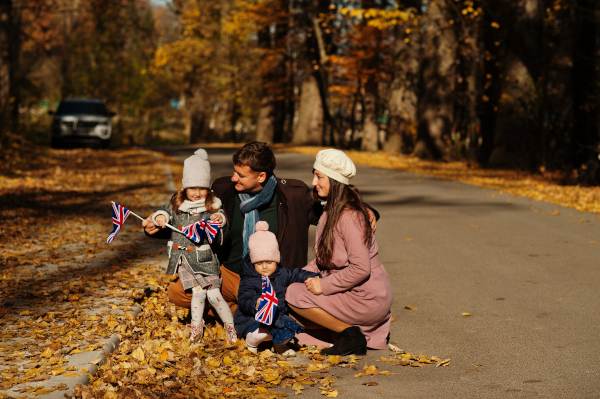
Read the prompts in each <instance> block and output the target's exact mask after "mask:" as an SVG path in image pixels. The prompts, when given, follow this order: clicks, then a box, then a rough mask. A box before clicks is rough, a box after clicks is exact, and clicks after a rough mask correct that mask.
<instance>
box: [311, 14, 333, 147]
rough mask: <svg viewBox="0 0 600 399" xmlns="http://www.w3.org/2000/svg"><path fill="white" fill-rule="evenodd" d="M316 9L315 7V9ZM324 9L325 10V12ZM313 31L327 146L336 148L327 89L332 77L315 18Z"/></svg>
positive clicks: (331, 102) (330, 102) (312, 18)
mask: <svg viewBox="0 0 600 399" xmlns="http://www.w3.org/2000/svg"><path fill="white" fill-rule="evenodd" d="M315 8H316V7H315ZM327 8H328V7H327ZM327 8H325V10H327ZM316 10H317V11H318V12H319V13H321V11H323V12H327V11H325V10H321V9H319V8H316ZM311 22H312V27H313V31H314V33H315V39H316V41H317V47H318V50H319V69H318V73H319V78H320V79H319V83H320V85H319V88H320V93H321V104H323V114H324V116H325V119H326V120H327V122H328V123H329V126H330V128H331V129H330V131H331V135H330V137H329V145H332V146H336V143H335V136H336V134H335V132H337V130H338V126H337V121H336V119H335V117H334V116H333V100H332V99H331V93H330V92H329V88H330V87H331V86H333V75H332V73H331V71H330V70H329V61H328V57H327V49H326V48H325V38H324V37H323V30H322V29H321V26H320V23H319V20H318V19H317V17H316V16H314V15H313V16H312V17H311Z"/></svg>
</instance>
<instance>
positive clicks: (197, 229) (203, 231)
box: [181, 218, 221, 244]
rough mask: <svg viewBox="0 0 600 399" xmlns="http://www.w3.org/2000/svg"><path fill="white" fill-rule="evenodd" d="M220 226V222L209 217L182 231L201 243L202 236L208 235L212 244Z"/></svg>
mask: <svg viewBox="0 0 600 399" xmlns="http://www.w3.org/2000/svg"><path fill="white" fill-rule="evenodd" d="M220 227H221V225H220V224H219V222H214V221H212V220H210V219H208V218H207V219H203V220H200V221H198V222H196V223H193V224H190V225H189V226H186V227H184V228H183V229H182V230H181V233H182V234H183V235H184V236H186V237H187V238H189V239H190V240H192V241H194V242H195V243H196V244H199V243H200V241H202V237H203V236H206V238H207V239H208V242H210V243H211V244H212V242H213V240H214V239H215V236H216V235H217V233H218V232H219V228H220Z"/></svg>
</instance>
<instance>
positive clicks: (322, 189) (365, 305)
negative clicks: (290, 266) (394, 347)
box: [286, 149, 393, 356]
mask: <svg viewBox="0 0 600 399" xmlns="http://www.w3.org/2000/svg"><path fill="white" fill-rule="evenodd" d="M313 169H314V171H313V174H314V177H313V181H312V185H313V186H314V187H315V190H316V194H317V195H318V196H319V197H320V198H321V199H322V200H326V201H327V202H326V203H325V209H324V213H323V215H322V216H321V219H320V220H319V224H318V226H317V237H316V242H315V254H316V257H315V259H314V260H313V261H312V262H310V263H309V264H308V265H307V266H306V267H304V269H305V270H309V271H312V272H315V273H321V274H322V275H323V278H322V279H320V278H317V277H315V278H310V279H308V280H306V281H305V283H304V284H302V283H295V284H292V285H290V286H289V288H288V291H287V295H286V300H287V302H288V304H289V306H290V308H291V309H292V310H293V311H294V312H295V313H296V314H297V315H298V316H300V318H304V319H308V320H309V321H311V322H313V323H316V324H318V325H320V326H322V327H325V328H327V329H329V330H332V331H335V332H337V333H341V335H340V338H339V340H338V341H337V342H336V343H335V345H333V346H332V347H330V348H327V349H323V350H322V351H321V353H323V354H327V355H348V354H350V353H354V354H356V355H359V356H362V355H365V354H366V351H367V346H369V347H370V348H373V349H384V348H385V346H386V344H387V339H388V336H389V331H390V323H391V319H392V314H391V313H390V308H391V306H392V299H393V294H392V286H391V284H390V280H389V277H388V274H387V271H386V270H385V268H384V267H383V265H382V264H381V261H380V260H379V257H378V255H377V254H378V250H379V247H378V246H377V241H375V236H374V234H373V232H372V230H371V227H370V225H369V217H368V213H367V208H366V207H365V204H364V202H363V201H362V198H361V196H360V194H359V193H358V190H357V189H356V187H354V186H353V185H350V181H349V180H350V178H352V177H353V176H354V175H355V174H356V167H355V166H354V163H353V162H352V160H351V159H350V158H349V157H348V156H347V155H346V154H344V153H343V152H342V151H339V150H335V149H328V150H323V151H319V153H318V154H317V158H316V160H315V164H314V166H313Z"/></svg>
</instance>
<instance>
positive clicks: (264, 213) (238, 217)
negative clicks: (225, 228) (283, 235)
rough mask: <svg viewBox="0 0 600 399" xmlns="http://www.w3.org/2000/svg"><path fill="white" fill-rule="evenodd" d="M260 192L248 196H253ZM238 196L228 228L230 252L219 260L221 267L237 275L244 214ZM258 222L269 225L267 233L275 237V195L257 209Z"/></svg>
mask: <svg viewBox="0 0 600 399" xmlns="http://www.w3.org/2000/svg"><path fill="white" fill-rule="evenodd" d="M258 193H260V191H257V192H254V193H252V194H250V195H252V196H254V195H257V194H258ZM240 203H241V201H240V196H239V195H237V194H236V195H235V207H234V208H233V221H232V223H231V226H229V228H230V230H229V237H230V240H231V251H230V252H229V256H228V257H227V259H221V262H222V263H223V266H225V267H226V268H227V269H229V270H231V271H232V272H234V273H237V274H239V273H240V268H241V265H242V254H243V252H244V214H243V213H242V211H241V210H240ZM258 220H261V221H264V222H267V223H269V231H270V232H271V233H273V234H275V236H277V232H278V226H277V194H276V193H273V198H271V201H270V202H269V203H268V204H265V205H263V206H261V207H260V208H258Z"/></svg>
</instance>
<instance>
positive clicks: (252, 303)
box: [233, 254, 321, 337]
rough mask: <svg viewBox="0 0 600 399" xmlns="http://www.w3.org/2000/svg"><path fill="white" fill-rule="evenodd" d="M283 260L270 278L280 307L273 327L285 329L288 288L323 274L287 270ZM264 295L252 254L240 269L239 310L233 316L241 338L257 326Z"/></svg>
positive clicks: (247, 256)
mask: <svg viewBox="0 0 600 399" xmlns="http://www.w3.org/2000/svg"><path fill="white" fill-rule="evenodd" d="M282 262H283V258H282V259H281V261H280V262H279V264H278V265H277V270H275V273H273V274H271V275H270V276H269V279H270V280H271V285H272V286H273V289H274V290H275V295H277V300H278V302H279V303H278V305H277V311H276V312H275V318H274V320H273V323H272V324H271V327H277V328H283V327H284V325H283V317H282V316H284V315H287V314H288V313H289V311H290V309H289V307H288V305H287V303H286V302H285V293H286V291H287V287H288V286H289V285H290V284H292V283H303V282H304V281H305V280H306V279H307V278H310V277H321V273H313V272H309V271H306V270H302V269H294V270H290V269H286V268H285V267H284V266H283V264H282ZM261 294H262V276H261V275H260V273H258V272H257V271H256V270H255V269H254V265H253V264H252V262H251V261H250V254H247V255H246V256H245V257H244V259H243V260H242V267H241V268H240V288H239V291H238V308H237V309H236V311H235V314H234V315H233V322H234V323H235V331H236V332H237V333H238V335H239V336H242V337H244V333H245V332H246V330H247V329H248V327H250V326H252V325H253V324H255V323H256V322H257V321H256V320H255V319H254V316H255V315H256V301H257V300H258V298H260V295H261Z"/></svg>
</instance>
